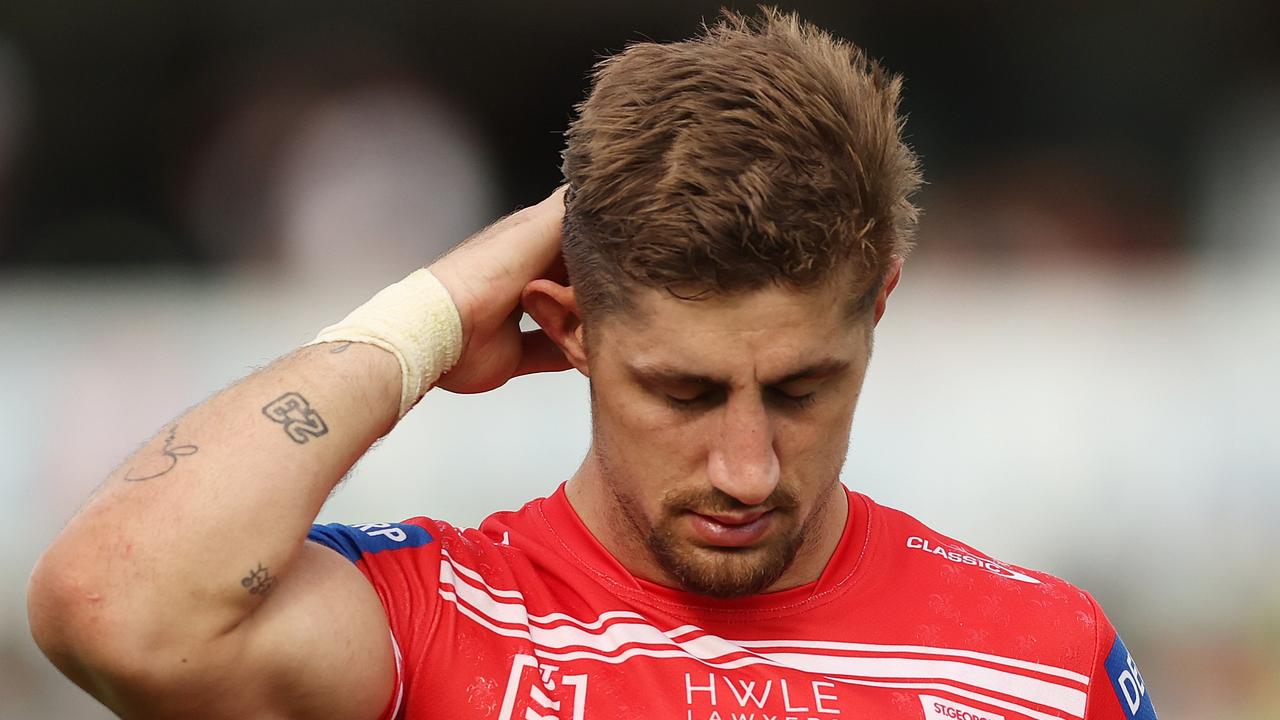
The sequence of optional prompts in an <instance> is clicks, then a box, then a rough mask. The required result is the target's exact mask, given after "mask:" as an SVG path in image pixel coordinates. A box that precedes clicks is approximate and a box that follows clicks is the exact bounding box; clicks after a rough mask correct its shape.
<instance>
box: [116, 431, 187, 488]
mask: <svg viewBox="0 0 1280 720" xmlns="http://www.w3.org/2000/svg"><path fill="white" fill-rule="evenodd" d="M177 434H178V424H177V423H174V424H173V425H170V426H169V435H168V437H166V438H165V439H164V447H163V448H161V449H160V455H161V456H163V457H164V461H163V467H162V468H161V469H160V471H159V472H153V473H149V474H145V475H137V476H135V475H134V474H133V467H130V468H129V471H128V472H126V473H125V474H124V479H125V481H126V482H142V481H144V480H155V479H156V478H158V477H160V476H161V475H167V474H168V473H169V471H170V470H172V469H173V468H174V467H175V466H177V464H178V458H180V457H186V456H188V455H195V454H196V453H197V452H198V451H199V450H200V448H199V447H197V446H195V445H191V444H187V445H175V444H174V443H175V442H176V441H175V439H174V438H175V437H176V436H177Z"/></svg>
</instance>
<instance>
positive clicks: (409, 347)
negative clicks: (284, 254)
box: [308, 269, 463, 417]
mask: <svg viewBox="0 0 1280 720" xmlns="http://www.w3.org/2000/svg"><path fill="white" fill-rule="evenodd" d="M462 338H463V334H462V321H461V317H460V315H459V312H458V308H457V306H456V305H455V304H454V302H453V299H452V296H451V295H450V293H449V291H448V289H447V288H446V287H445V286H444V285H443V284H442V283H441V282H440V280H439V279H437V278H436V277H435V275H433V274H432V273H431V272H430V271H428V270H425V269H423V270H417V271H415V272H413V273H411V274H410V275H409V276H408V277H406V278H405V279H403V280H401V281H400V282H397V283H394V284H392V285H389V286H387V287H386V288H383V289H382V290H381V291H379V292H378V293H377V294H376V295H374V296H373V297H372V298H370V299H369V301H368V302H366V303H365V304H363V305H361V306H360V307H358V308H356V309H355V310H353V311H351V313H350V314H349V315H347V317H346V318H344V319H343V320H342V321H340V322H338V323H335V324H333V325H330V326H329V327H326V328H324V329H323V330H321V331H320V333H319V334H318V335H317V336H316V339H315V340H313V341H311V342H310V343H308V344H309V345H314V344H318V343H334V342H353V343H365V344H369V345H375V346H377V347H380V348H382V349H383V350H386V351H388V352H390V353H391V354H392V355H394V356H395V358H396V360H397V361H398V362H399V365H400V376H401V377H400V379H401V385H400V403H399V415H398V417H404V415H405V413H407V412H409V410H410V409H411V408H412V407H413V406H414V405H415V404H417V402H418V401H419V400H420V399H422V396H423V394H425V393H426V391H427V389H428V388H430V386H431V385H432V384H434V383H435V381H436V380H437V379H439V377H440V376H441V375H443V374H444V373H445V372H447V371H448V370H449V368H451V367H452V366H453V364H454V363H455V362H457V361H458V357H459V355H460V354H461V351H462Z"/></svg>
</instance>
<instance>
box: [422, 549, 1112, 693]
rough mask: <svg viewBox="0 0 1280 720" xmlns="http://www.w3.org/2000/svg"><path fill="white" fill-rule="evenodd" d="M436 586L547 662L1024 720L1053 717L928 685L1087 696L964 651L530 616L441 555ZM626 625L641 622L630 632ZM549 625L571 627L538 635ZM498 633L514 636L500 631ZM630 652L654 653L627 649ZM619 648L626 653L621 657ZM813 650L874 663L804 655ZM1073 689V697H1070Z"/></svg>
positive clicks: (619, 614) (1076, 679)
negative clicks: (882, 698) (689, 673)
mask: <svg viewBox="0 0 1280 720" xmlns="http://www.w3.org/2000/svg"><path fill="white" fill-rule="evenodd" d="M468 579H473V580H475V581H476V582H477V583H478V585H479V586H477V585H474V584H472V583H470V582H468V581H467V580H468ZM440 584H441V585H440V588H439V593H440V596H441V598H442V599H444V600H446V601H449V602H452V603H454V604H455V605H456V606H457V608H458V610H459V612H461V613H462V614H463V615H465V616H466V617H468V618H470V619H472V620H473V621H475V622H476V623H478V624H479V625H481V626H482V627H485V628H486V629H488V630H489V631H491V632H493V633H495V634H498V635H502V636H505V637H513V638H521V639H524V640H527V641H529V642H530V643H531V644H532V645H533V646H534V652H535V654H537V655H538V656H539V657H542V658H544V659H548V660H559V661H565V660H595V661H599V662H604V663H608V664H620V663H623V662H625V661H627V660H629V659H631V658H634V657H648V658H685V659H695V660H698V661H701V662H702V663H704V664H706V665H708V666H711V667H716V668H722V669H732V668H739V667H745V666H749V665H758V664H764V665H772V666H776V667H784V668H790V669H793V670H797V671H802V672H809V673H815V674H821V675H823V676H825V677H828V678H829V679H831V680H833V681H838V682H842V683H848V684H856V685H868V686H874V687H904V688H907V687H910V688H919V689H934V690H945V691H947V692H951V693H954V694H956V695H959V696H961V697H968V698H971V699H975V700H979V701H981V702H986V703H988V704H991V705H994V706H997V707H1005V708H1006V709H1010V710H1015V711H1017V712H1020V713H1023V714H1025V715H1028V716H1031V717H1038V718H1052V717H1053V716H1050V715H1045V714H1044V713H1039V712H1037V711H1035V710H1032V709H1031V708H1025V707H1022V706H1020V705H1016V704H1014V703H1010V702H1008V701H1004V700H1000V699H998V698H994V697H988V696H986V695H982V694H979V693H975V692H973V691H970V690H965V689H964V688H960V687H956V686H954V685H950V684H946V683H940V682H937V681H940V680H941V681H951V682H957V683H963V684H965V685H970V686H974V687H979V688H983V689H984V690H987V691H991V692H996V693H1000V694H1003V695H1008V696H1010V697H1014V698H1018V699H1021V700H1023V701H1027V702H1032V703H1036V704H1038V705H1043V706H1046V707H1051V708H1055V709H1057V710H1060V711H1062V712H1066V713H1070V714H1071V715H1073V716H1075V717H1079V718H1083V717H1084V709H1085V702H1086V699H1087V695H1086V692H1085V691H1086V690H1087V689H1088V685H1089V678H1088V677H1087V676H1085V675H1082V674H1080V673H1076V672H1073V671H1070V670H1066V669H1064V668H1058V667H1054V666H1051V665H1043V664H1039V663H1033V662H1028V661H1025V660H1020V659H1017V658H1008V657H1003V656H999V655H991V654H988V653H980V652H975V651H970V650H958V649H948V648H937V647H930V646H916V645H874V644H870V643H840V642H833V641H814V640H740V641H729V640H726V639H724V638H721V637H719V636H716V635H712V634H709V633H705V631H703V630H702V629H701V628H699V627H697V626H694V625H682V626H680V627H678V628H675V629H673V630H668V631H662V630H660V629H658V628H657V627H655V626H653V625H651V624H649V623H648V622H647V621H646V620H645V618H644V617H643V616H641V615H639V614H637V613H632V612H627V611H615V612H608V613H604V614H602V615H600V616H599V617H598V618H596V619H595V620H593V621H583V620H579V619H576V618H572V617H570V616H568V615H564V614H563V613H553V614H551V615H544V616H530V615H529V614H528V610H527V609H526V607H525V606H524V604H523V602H510V601H509V600H508V599H510V598H516V597H518V598H520V600H523V596H522V595H521V594H520V593H519V592H518V591H515V590H495V589H494V588H492V587H490V586H489V585H488V583H486V582H485V581H484V580H483V579H482V578H481V577H480V575H479V574H478V573H476V572H475V571H474V570H471V569H470V568H466V567H465V566H462V565H460V564H459V563H457V562H456V561H455V560H453V558H451V557H449V556H448V555H447V554H446V556H445V558H444V559H443V560H441V563H440ZM499 598H503V599H499ZM610 620H618V621H620V622H614V623H612V624H610V625H609V626H608V627H607V628H604V625H605V623H606V622H609V621H610ZM635 620H640V621H642V622H634V621H635ZM552 622H568V623H571V624H569V625H558V626H554V627H545V625H547V624H549V623H552ZM503 625H509V626H511V625H513V626H516V627H502V626H503ZM601 628H604V629H602V630H601ZM589 630H598V632H589ZM695 632H696V633H700V634H699V636H697V637H693V638H690V639H688V640H681V641H677V640H675V638H678V637H683V636H685V635H690V634H692V633H695ZM635 645H657V646H659V647H656V648H655V647H634V646H635ZM624 646H633V647H627V648H626V649H625V650H623V649H622V648H623V647H624ZM766 648H787V649H790V650H794V651H793V652H760V650H764V649H766ZM619 650H621V652H618V651H619ZM815 650H828V651H835V653H842V652H844V653H855V652H856V653H864V654H875V655H879V656H878V657H877V656H874V655H873V656H871V657H866V656H852V655H845V654H832V653H820V652H812V651H815ZM557 651H558V652H557ZM904 653H914V654H921V655H935V656H946V657H945V659H936V660H934V659H921V658H911V657H901V655H902V654H904ZM733 656H738V657H733ZM971 660H979V661H983V662H987V663H991V664H995V665H1002V666H1004V667H1005V668H1009V669H1008V670H1005V669H997V668H992V667H988V666H986V665H979V664H976V663H973V662H970V661H971ZM1019 671H1022V672H1019ZM1027 671H1030V672H1034V673H1038V674H1041V675H1049V676H1053V677H1057V678H1062V679H1064V680H1066V681H1067V683H1066V684H1064V683H1062V682H1060V681H1052V680H1045V679H1043V678H1039V677H1031V676H1029V675H1027V674H1025V673H1026V672H1027ZM885 678H894V679H897V682H886V681H884V680H883V679H885ZM873 679H874V680H873ZM906 679H911V680H914V681H915V682H911V681H908V680H906ZM1077 685H1078V686H1082V687H1076V686H1077Z"/></svg>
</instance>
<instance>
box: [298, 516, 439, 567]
mask: <svg viewBox="0 0 1280 720" xmlns="http://www.w3.org/2000/svg"><path fill="white" fill-rule="evenodd" d="M307 539H308V540H311V541H312V542H317V543H320V544H321V545H324V546H326V547H329V548H330V549H332V550H336V551H337V552H339V553H341V554H342V555H343V556H344V557H346V558H347V559H348V560H350V561H351V562H356V561H358V560H360V558H361V557H363V556H365V555H373V554H375V553H380V552H382V551H384V550H397V549H401V548H414V547H421V546H423V545H426V544H427V543H429V542H431V541H432V540H433V539H434V538H432V537H431V533H429V532H427V530H426V528H423V527H421V526H418V525H410V524H407V523H364V524H361V525H341V524H338V523H329V524H328V525H312V526H311V532H309V533H307Z"/></svg>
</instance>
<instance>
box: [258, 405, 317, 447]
mask: <svg viewBox="0 0 1280 720" xmlns="http://www.w3.org/2000/svg"><path fill="white" fill-rule="evenodd" d="M262 414H263V415H266V416H267V417H268V418H269V419H270V420H271V421H272V422H275V423H280V424H281V425H283V426H284V432H285V434H286V435H288V436H289V439H290V440H292V441H294V442H296V443H298V444H299V445H305V444H306V443H307V441H309V440H311V438H318V437H320V436H321V435H324V434H325V433H327V432H329V426H328V425H325V423H324V418H322V417H320V413H318V412H316V411H315V410H312V409H311V404H310V403H308V402H307V399H306V398H304V397H302V396H301V395H299V394H298V393H296V392H287V393H285V394H283V395H281V396H280V397H278V398H276V399H275V400H272V401H271V402H269V403H267V405H266V407H264V408H262Z"/></svg>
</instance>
